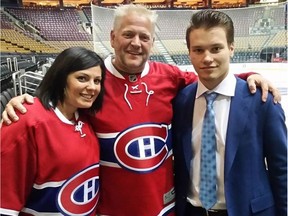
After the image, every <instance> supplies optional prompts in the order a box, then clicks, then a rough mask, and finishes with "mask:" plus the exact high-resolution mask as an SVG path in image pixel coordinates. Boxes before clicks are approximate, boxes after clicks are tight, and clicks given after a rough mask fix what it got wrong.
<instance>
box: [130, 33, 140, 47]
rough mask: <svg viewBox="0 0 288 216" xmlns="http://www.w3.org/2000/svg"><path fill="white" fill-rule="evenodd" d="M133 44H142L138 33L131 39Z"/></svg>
mask: <svg viewBox="0 0 288 216" xmlns="http://www.w3.org/2000/svg"><path fill="white" fill-rule="evenodd" d="M131 44H132V45H133V46H140V38H139V36H138V35H135V36H134V37H133V39H132V41H131Z"/></svg>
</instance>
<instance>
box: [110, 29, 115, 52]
mask: <svg viewBox="0 0 288 216" xmlns="http://www.w3.org/2000/svg"><path fill="white" fill-rule="evenodd" d="M114 39H115V32H114V31H113V30H111V32H110V45H111V47H112V48H114Z"/></svg>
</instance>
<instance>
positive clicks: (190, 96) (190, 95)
mask: <svg viewBox="0 0 288 216" xmlns="http://www.w3.org/2000/svg"><path fill="white" fill-rule="evenodd" d="M196 90H197V84H194V85H193V86H192V88H189V91H187V92H186V94H185V99H184V100H185V103H184V107H183V108H184V109H183V113H185V115H183V129H184V131H183V136H182V143H183V155H184V157H185V163H186V167H187V170H188V171H190V163H191V159H192V122H193V110H194V103H195V96H196Z"/></svg>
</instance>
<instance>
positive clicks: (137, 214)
mask: <svg viewBox="0 0 288 216" xmlns="http://www.w3.org/2000/svg"><path fill="white" fill-rule="evenodd" d="M105 65H106V67H107V70H108V71H107V74H106V78H105V96H104V106H103V109H102V110H101V111H100V112H98V113H97V114H96V119H95V121H93V126H94V128H95V130H96V134H97V136H98V138H99V141H100V146H101V161H100V176H101V180H100V185H101V186H100V199H99V205H98V207H99V209H98V210H97V212H98V213H100V215H110V216H132V215H133V216H156V215H168V214H169V215H174V213H173V208H174V205H175V203H174V186H173V185H174V183H173V169H172V162H173V161H172V158H173V155H172V143H171V120H172V100H173V98H174V97H175V96H176V94H177V91H178V90H179V89H180V88H182V87H184V86H185V85H187V84H188V83H191V82H192V81H194V80H195V79H196V76H195V74H194V73H189V72H187V73H184V72H182V71H180V70H179V69H178V67H175V66H172V65H166V64H162V63H156V62H149V63H147V64H146V67H145V69H144V71H143V72H142V73H141V75H139V76H137V75H130V76H127V77H123V76H122V75H121V74H120V73H119V72H118V71H117V70H116V69H115V68H114V67H113V65H112V64H111V57H108V58H107V59H106V60H105Z"/></svg>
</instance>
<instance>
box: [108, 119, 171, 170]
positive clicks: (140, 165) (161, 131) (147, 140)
mask: <svg viewBox="0 0 288 216" xmlns="http://www.w3.org/2000/svg"><path fill="white" fill-rule="evenodd" d="M167 136H168V126H167V125H164V124H163V125H158V124H143V125H137V126H135V127H132V128H129V129H128V130H126V131H124V132H122V133H120V134H119V135H118V136H117V138H116V141H115V145H114V153H115V156H116V158H117V160H118V162H119V164H120V166H122V167H124V168H126V169H128V170H131V171H136V172H151V171H153V170H154V169H157V168H158V167H159V166H160V165H161V164H162V163H163V161H164V160H165V159H166V157H167V155H168V148H167V145H166V140H167Z"/></svg>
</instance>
